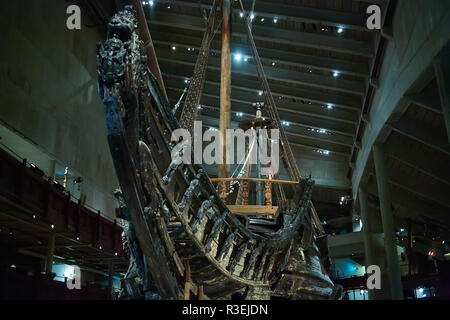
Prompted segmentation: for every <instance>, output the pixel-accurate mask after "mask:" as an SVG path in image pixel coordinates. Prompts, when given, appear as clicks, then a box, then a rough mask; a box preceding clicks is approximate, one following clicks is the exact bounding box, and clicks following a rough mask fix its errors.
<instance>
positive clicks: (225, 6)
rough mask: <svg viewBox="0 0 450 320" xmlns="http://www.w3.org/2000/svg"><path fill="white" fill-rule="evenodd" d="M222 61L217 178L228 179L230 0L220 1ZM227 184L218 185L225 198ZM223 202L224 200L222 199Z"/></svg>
mask: <svg viewBox="0 0 450 320" xmlns="http://www.w3.org/2000/svg"><path fill="white" fill-rule="evenodd" d="M222 14H223V20H222V59H221V74H220V133H221V134H222V137H223V141H222V143H223V144H222V148H221V150H222V159H223V164H219V178H229V177H230V174H231V172H230V165H228V164H226V159H227V141H226V130H227V129H229V128H230V125H231V49H230V48H231V24H230V22H231V0H223V1H222ZM228 185H229V183H222V184H219V188H220V189H221V190H219V194H220V195H221V197H222V196H223V195H225V196H226V192H225V191H224V190H223V189H224V188H225V190H227V189H228ZM223 200H225V199H223Z"/></svg>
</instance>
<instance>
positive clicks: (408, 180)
mask: <svg viewBox="0 0 450 320" xmlns="http://www.w3.org/2000/svg"><path fill="white" fill-rule="evenodd" d="M369 174H370V175H371V176H374V177H376V174H375V171H374V170H372V171H370V172H369ZM388 178H389V183H390V184H391V185H394V186H397V187H399V188H401V189H404V190H407V191H409V192H410V193H413V194H415V195H418V196H420V197H423V198H425V199H427V200H429V201H431V202H433V203H436V204H438V205H440V206H444V207H447V208H450V201H449V200H450V199H449V197H448V195H449V194H450V187H449V186H448V185H444V184H441V183H435V184H430V183H427V182H424V181H423V180H422V181H417V179H415V178H414V177H411V176H407V175H406V174H405V173H403V172H401V171H399V170H392V169H390V170H389V172H388Z"/></svg>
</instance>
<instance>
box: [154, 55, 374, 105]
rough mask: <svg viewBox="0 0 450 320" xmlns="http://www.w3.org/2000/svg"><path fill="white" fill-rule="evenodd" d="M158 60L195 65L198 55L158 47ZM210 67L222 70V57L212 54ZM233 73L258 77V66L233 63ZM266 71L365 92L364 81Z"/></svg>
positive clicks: (321, 86)
mask: <svg viewBox="0 0 450 320" xmlns="http://www.w3.org/2000/svg"><path fill="white" fill-rule="evenodd" d="M157 52H158V60H159V61H160V62H167V63H170V64H179V65H186V66H190V67H194V66H195V65H196V62H197V55H195V54H190V53H188V52H187V51H183V52H181V51H180V50H168V49H161V48H159V49H158V51H157ZM208 69H209V70H211V71H216V72H218V71H220V58H216V57H215V56H212V57H210V58H209V64H208ZM232 73H234V74H239V75H245V76H251V77H256V78H257V77H258V74H257V72H256V66H255V65H254V64H252V63H250V61H249V62H248V63H240V64H236V63H233V65H232ZM264 73H265V75H266V78H267V79H269V80H275V81H282V82H287V83H295V84H299V85H303V86H308V87H313V88H319V89H325V90H333V91H338V92H343V93H348V94H352V95H359V96H363V95H364V94H365V87H366V84H365V82H363V81H349V80H343V79H339V78H333V76H332V75H331V73H330V74H329V76H324V75H318V74H311V73H307V72H297V71H293V70H287V69H282V68H279V67H268V66H264Z"/></svg>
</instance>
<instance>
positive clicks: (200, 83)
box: [180, 0, 219, 133]
mask: <svg viewBox="0 0 450 320" xmlns="http://www.w3.org/2000/svg"><path fill="white" fill-rule="evenodd" d="M218 3H219V0H214V3H213V6H212V9H211V12H210V15H209V19H208V27H207V29H206V32H205V34H204V36H203V40H202V45H201V48H200V53H199V54H198V57H197V62H196V64H195V68H194V73H193V75H192V78H191V81H190V83H189V89H188V91H187V95H186V99H185V101H184V106H183V110H182V112H181V117H180V125H181V127H182V128H185V129H187V130H189V132H191V133H192V131H193V127H194V121H195V120H196V119H197V115H198V113H199V108H198V106H199V104H200V99H201V97H202V92H203V88H204V85H205V75H206V70H207V68H208V60H209V54H210V51H211V42H212V39H213V38H214V35H215V32H214V24H215V20H216V13H217V7H218Z"/></svg>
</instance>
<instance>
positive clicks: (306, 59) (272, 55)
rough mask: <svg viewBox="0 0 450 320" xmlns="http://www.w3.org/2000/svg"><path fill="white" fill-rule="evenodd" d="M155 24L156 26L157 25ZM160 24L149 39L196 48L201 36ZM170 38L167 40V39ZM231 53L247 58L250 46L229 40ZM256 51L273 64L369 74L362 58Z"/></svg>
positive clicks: (214, 45) (216, 50) (215, 49)
mask: <svg viewBox="0 0 450 320" xmlns="http://www.w3.org/2000/svg"><path fill="white" fill-rule="evenodd" d="M157 27H159V26H157ZM155 29H156V30H158V29H162V28H154V29H153V30H152V39H153V43H154V44H156V45H157V46H158V47H163V48H164V47H166V48H169V47H171V46H172V45H176V46H177V47H179V48H184V49H186V50H187V49H188V48H193V49H194V51H193V52H197V53H198V51H199V50H200V45H201V40H202V39H201V38H200V37H193V36H185V35H182V34H176V33H173V32H167V31H163V32H160V31H155ZM169 39H170V41H169ZM211 47H212V50H211V52H214V53H216V54H219V53H220V47H221V46H220V41H219V40H214V41H212V43H211ZM232 49H233V52H234V53H240V54H242V55H243V56H247V57H248V58H250V59H251V56H252V54H251V50H250V47H249V46H248V45H246V44H236V43H233V44H232ZM258 54H259V56H260V58H261V61H263V62H267V63H272V62H273V61H275V62H276V63H277V64H283V65H288V66H293V67H304V68H311V69H314V70H323V71H329V72H334V71H338V72H340V73H342V74H348V75H353V76H358V77H363V78H368V77H369V67H368V65H367V64H366V63H364V62H356V61H349V60H343V59H335V58H330V57H321V56H314V55H307V54H300V53H295V52H292V51H284V50H276V49H271V48H265V47H262V46H259V47H258Z"/></svg>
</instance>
